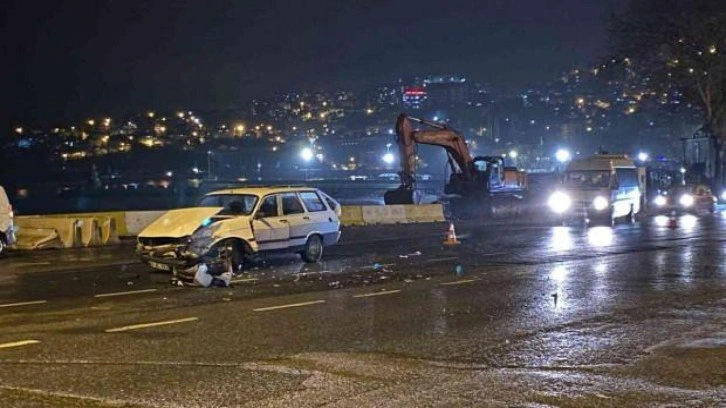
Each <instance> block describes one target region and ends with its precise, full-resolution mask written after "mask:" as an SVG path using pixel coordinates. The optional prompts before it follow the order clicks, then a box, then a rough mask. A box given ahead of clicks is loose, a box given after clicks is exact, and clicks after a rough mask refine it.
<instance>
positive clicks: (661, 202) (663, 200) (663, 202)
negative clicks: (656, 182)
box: [653, 195, 668, 207]
mask: <svg viewBox="0 0 726 408" xmlns="http://www.w3.org/2000/svg"><path fill="white" fill-rule="evenodd" d="M666 203H668V200H667V199H666V198H665V197H663V196H662V195H659V196H658V197H656V198H655V200H653V204H655V205H656V206H658V207H663V206H664V205H666Z"/></svg>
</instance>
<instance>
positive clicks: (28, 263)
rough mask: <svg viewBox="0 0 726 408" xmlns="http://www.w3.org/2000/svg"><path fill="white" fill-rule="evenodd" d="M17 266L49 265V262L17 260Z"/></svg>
mask: <svg viewBox="0 0 726 408" xmlns="http://www.w3.org/2000/svg"><path fill="white" fill-rule="evenodd" d="M16 265H18V266H38V265H50V262H18V263H17V264H16Z"/></svg>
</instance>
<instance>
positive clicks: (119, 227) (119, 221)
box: [44, 211, 127, 236]
mask: <svg viewBox="0 0 726 408" xmlns="http://www.w3.org/2000/svg"><path fill="white" fill-rule="evenodd" d="M44 217H61V218H68V217H74V218H87V217H94V218H96V219H98V220H99V223H101V224H103V223H104V222H105V220H106V219H109V218H111V219H113V220H115V223H116V231H117V232H118V235H119V236H126V235H127V233H126V211H106V212H92V213H75V214H58V215H47V216H46V215H44Z"/></svg>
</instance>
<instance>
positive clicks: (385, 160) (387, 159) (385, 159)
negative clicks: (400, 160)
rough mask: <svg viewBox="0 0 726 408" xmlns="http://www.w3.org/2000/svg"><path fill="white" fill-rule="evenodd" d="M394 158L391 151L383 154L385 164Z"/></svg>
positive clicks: (391, 161)
mask: <svg viewBox="0 0 726 408" xmlns="http://www.w3.org/2000/svg"><path fill="white" fill-rule="evenodd" d="M394 160H396V158H395V157H394V156H393V153H391V152H388V153H386V154H384V155H383V162H384V163H386V164H391V163H393V161H394Z"/></svg>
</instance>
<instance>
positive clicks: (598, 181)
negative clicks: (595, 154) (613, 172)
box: [564, 170, 610, 188]
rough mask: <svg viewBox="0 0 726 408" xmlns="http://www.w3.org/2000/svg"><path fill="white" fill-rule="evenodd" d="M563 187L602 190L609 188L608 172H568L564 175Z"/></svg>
mask: <svg viewBox="0 0 726 408" xmlns="http://www.w3.org/2000/svg"><path fill="white" fill-rule="evenodd" d="M564 185H565V187H571V188H603V187H608V186H610V172H608V171H603V170H582V171H568V172H567V173H565V179H564Z"/></svg>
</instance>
